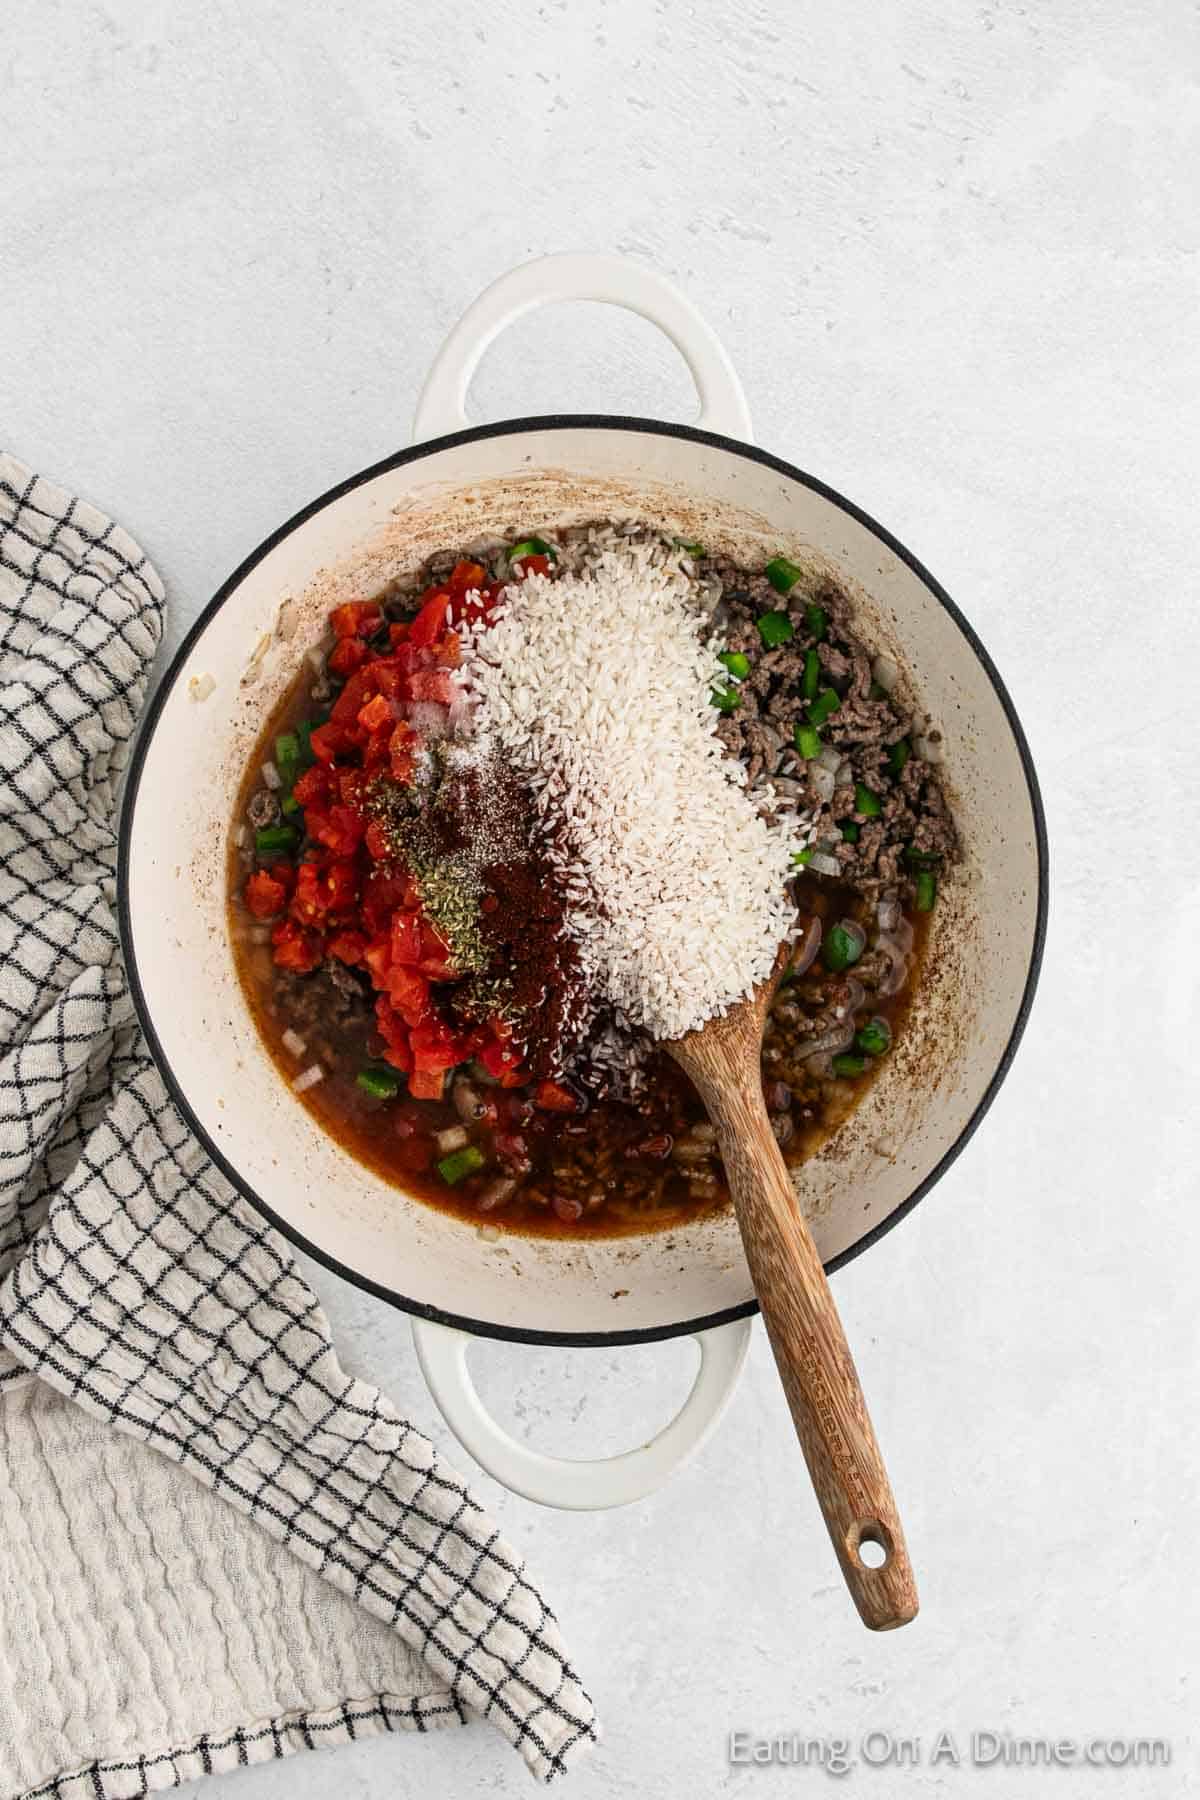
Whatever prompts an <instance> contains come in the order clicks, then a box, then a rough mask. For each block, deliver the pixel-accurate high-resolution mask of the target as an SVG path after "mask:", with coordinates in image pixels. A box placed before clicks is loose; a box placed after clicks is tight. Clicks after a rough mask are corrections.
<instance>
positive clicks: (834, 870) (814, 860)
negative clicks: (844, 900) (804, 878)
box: [807, 850, 842, 875]
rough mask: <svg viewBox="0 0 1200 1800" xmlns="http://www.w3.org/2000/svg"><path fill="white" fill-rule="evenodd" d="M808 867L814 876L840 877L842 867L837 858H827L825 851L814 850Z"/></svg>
mask: <svg viewBox="0 0 1200 1800" xmlns="http://www.w3.org/2000/svg"><path fill="white" fill-rule="evenodd" d="M807 867H808V868H810V869H811V870H812V871H813V873H814V875H840V874H841V872H842V865H841V863H840V862H839V861H838V859H837V857H836V856H826V855H825V853H824V851H823V850H814V851H813V853H812V855H811V856H810V857H809V859H808V863H807Z"/></svg>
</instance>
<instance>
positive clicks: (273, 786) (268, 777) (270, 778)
mask: <svg viewBox="0 0 1200 1800" xmlns="http://www.w3.org/2000/svg"><path fill="white" fill-rule="evenodd" d="M260 773H261V775H262V778H263V780H264V781H265V782H266V784H267V786H268V787H269V788H270V790H271V792H272V793H273V794H277V793H278V792H279V790H280V788H281V787H282V786H283V776H282V775H281V774H280V773H279V770H278V769H277V768H276V767H275V764H274V763H273V762H265V763H264V764H263V766H262V769H261V771H260Z"/></svg>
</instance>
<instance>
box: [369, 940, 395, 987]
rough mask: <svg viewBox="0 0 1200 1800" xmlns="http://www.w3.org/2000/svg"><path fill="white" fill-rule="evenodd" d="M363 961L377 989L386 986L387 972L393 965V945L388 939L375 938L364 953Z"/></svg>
mask: <svg viewBox="0 0 1200 1800" xmlns="http://www.w3.org/2000/svg"><path fill="white" fill-rule="evenodd" d="M363 961H364V962H365V963H366V965H367V968H368V970H369V971H370V975H371V980H372V981H373V982H374V983H375V986H376V987H377V988H381V987H383V986H384V984H385V982H386V981H387V972H388V970H389V969H390V967H391V965H392V951H391V945H390V943H389V941H388V939H387V938H375V939H373V940H372V941H371V942H370V943H368V945H367V947H366V949H365V950H364V951H363Z"/></svg>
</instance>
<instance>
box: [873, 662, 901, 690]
mask: <svg viewBox="0 0 1200 1800" xmlns="http://www.w3.org/2000/svg"><path fill="white" fill-rule="evenodd" d="M871 674H872V675H873V676H874V678H875V680H876V681H877V682H878V683H879V685H880V687H881V688H882V689H883V691H884V693H885V694H890V693H891V692H892V689H893V688H894V687H895V685H896V683H897V682H898V681H899V679H900V671H899V669H898V668H897V667H896V665H895V663H894V662H893V661H892V659H891V657H890V656H877V657H876V658H875V661H874V662H873V663H872V664H871Z"/></svg>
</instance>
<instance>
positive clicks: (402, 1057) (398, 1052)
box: [383, 1037, 413, 1075]
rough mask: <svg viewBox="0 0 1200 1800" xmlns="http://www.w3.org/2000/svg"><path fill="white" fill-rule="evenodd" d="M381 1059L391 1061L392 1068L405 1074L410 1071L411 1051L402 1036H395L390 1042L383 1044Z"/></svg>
mask: <svg viewBox="0 0 1200 1800" xmlns="http://www.w3.org/2000/svg"><path fill="white" fill-rule="evenodd" d="M383 1060H384V1062H389V1063H391V1065H392V1067H393V1069H399V1070H401V1072H402V1073H403V1074H405V1075H409V1074H411V1073H412V1066H413V1059H412V1051H411V1050H410V1049H409V1047H408V1044H407V1043H406V1042H405V1040H404V1039H403V1038H399V1037H397V1038H396V1039H395V1040H394V1041H393V1042H392V1043H390V1044H385V1045H384V1048H383Z"/></svg>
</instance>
